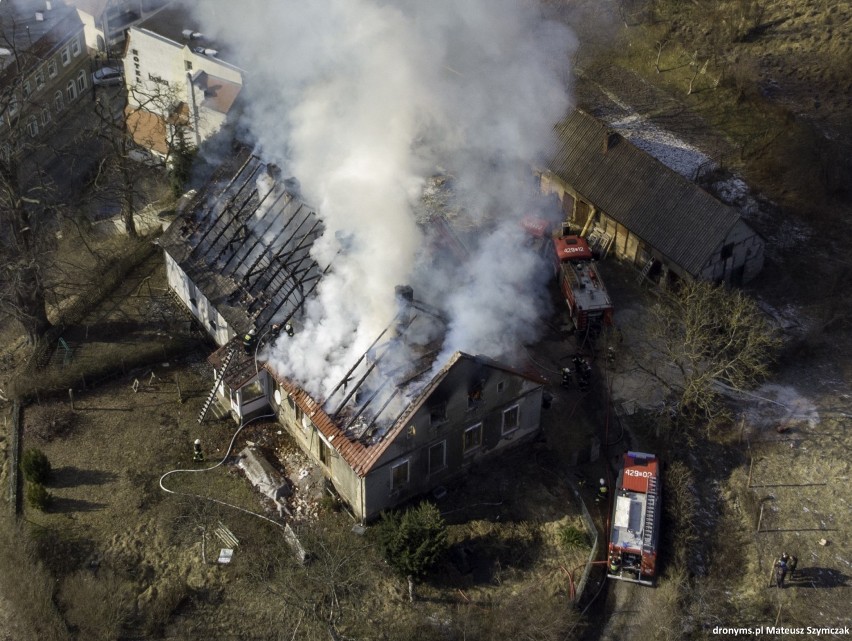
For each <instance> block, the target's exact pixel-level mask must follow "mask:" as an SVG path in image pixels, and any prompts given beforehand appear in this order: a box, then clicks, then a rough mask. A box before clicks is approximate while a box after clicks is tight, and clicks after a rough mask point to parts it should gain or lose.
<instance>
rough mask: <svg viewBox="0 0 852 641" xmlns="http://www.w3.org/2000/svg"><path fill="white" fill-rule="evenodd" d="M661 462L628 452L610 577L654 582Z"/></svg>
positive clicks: (615, 514) (616, 501)
mask: <svg viewBox="0 0 852 641" xmlns="http://www.w3.org/2000/svg"><path fill="white" fill-rule="evenodd" d="M660 489H661V485H660V465H659V461H658V460H657V457H656V456H654V455H653V454H645V453H643V452H627V453H626V454H625V455H624V460H623V462H622V467H621V471H620V472H619V473H618V485H617V486H616V490H615V492H614V494H613V508H612V528H611V530H610V537H609V550H608V552H609V558H608V563H607V569H608V571H607V576H609V577H610V578H611V579H620V580H622V581H633V582H634V583H641V584H643V585H653V582H654V578H655V576H656V573H657V545H658V542H659V537H660V513H661V510H662V505H661V503H660Z"/></svg>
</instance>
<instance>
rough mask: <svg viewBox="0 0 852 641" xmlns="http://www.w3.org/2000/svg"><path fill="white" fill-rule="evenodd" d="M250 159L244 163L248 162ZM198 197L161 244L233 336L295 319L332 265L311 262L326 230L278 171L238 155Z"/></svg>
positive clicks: (253, 158)
mask: <svg viewBox="0 0 852 641" xmlns="http://www.w3.org/2000/svg"><path fill="white" fill-rule="evenodd" d="M246 156H247V157H246ZM240 157H241V158H244V161H243V162H242V165H241V166H240V168H239V170H238V171H237V172H236V175H234V176H233V177H232V178H231V179H230V180H227V181H226V180H225V178H224V177H225V174H226V172H227V169H228V167H224V168H222V169H221V170H220V171H219V172H218V173H217V175H216V176H214V178H213V182H212V185H213V188H212V189H207V190H205V191H204V192H200V193H199V194H198V195H197V196H196V198H195V199H194V201H193V202H192V203H191V204H190V206H189V208H188V210H187V211H188V213H187V215H185V216H184V217H183V218H182V219H179V220H177V221H175V223H174V224H172V225H171V226H170V227H169V229H168V231H167V232H166V233H165V234H164V235H163V237H162V239H161V241H160V244H161V245H162V246H163V248H164V249H165V251H166V252H168V253H169V255H170V256H171V257H172V258H173V259H174V260H175V262H177V263H178V264H179V265H180V266H181V268H182V269H183V271H184V272H185V273H186V274H187V276H188V277H189V278H190V280H192V282H193V283H194V284H195V286H196V287H198V289H199V290H201V292H202V293H203V294H204V295H205V296H206V297H207V299H208V300H209V301H210V303H211V304H212V305H213V306H214V307H215V308H216V310H217V311H218V312H219V313H220V314H221V315H222V317H223V318H224V319H225V320H226V321H227V323H228V324H229V325H230V326H231V327H232V328H233V329H234V331H236V332H237V333H241V332H245V331H248V329H249V328H250V327H252V326H254V327H258V328H260V327H265V326H268V325H270V324H272V323H274V322H281V323H285V322H287V321H288V320H290V319H291V318H293V317H294V316H295V315H296V314H297V313H298V311H299V310H300V309H301V308H302V306H303V305H304V304H305V302H306V301H307V299H308V298H309V297H310V295H311V293H312V292H313V291H314V289H316V287H317V285H318V283H319V280H320V277H321V276H322V274H323V273H324V272H325V271H327V270H328V268H329V267H330V265H325V266H320V265H318V264H317V262H316V261H315V260H314V259H313V258H312V256H311V248H312V246H313V243H314V242H315V241H316V239H317V238H319V237H320V236H321V235H322V233H323V231H324V229H325V228H324V226H323V224H322V221H321V220H320V219H319V217H318V216H317V214H316V212H314V210H313V209H312V208H310V207H309V206H307V205H306V204H305V203H303V202H302V201H301V200H300V199H299V198H298V197H297V195H296V194H295V193H294V192H293V190H292V189H288V185H287V183H286V181H282V180H281V179H280V171H279V169H278V168H277V167H276V166H275V165H271V164H266V163H264V162H263V161H261V159H260V158H258V157H257V156H255V155H253V154H247V153H246V152H243V153H242V154H240Z"/></svg>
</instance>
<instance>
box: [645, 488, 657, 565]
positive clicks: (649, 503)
mask: <svg viewBox="0 0 852 641" xmlns="http://www.w3.org/2000/svg"><path fill="white" fill-rule="evenodd" d="M656 514H657V478H656V477H655V476H652V477H650V478H649V479H648V493H647V494H646V495H645V527H644V529H643V530H642V547H643V548H645V549H647V550H650V549H652V548H653V547H654V517H655V516H656Z"/></svg>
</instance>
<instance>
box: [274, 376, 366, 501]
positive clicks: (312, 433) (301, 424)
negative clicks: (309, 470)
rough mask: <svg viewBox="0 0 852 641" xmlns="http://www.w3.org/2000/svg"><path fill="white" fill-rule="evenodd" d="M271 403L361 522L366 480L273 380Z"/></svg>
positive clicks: (284, 424) (290, 432) (294, 437)
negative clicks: (364, 480) (363, 483)
mask: <svg viewBox="0 0 852 641" xmlns="http://www.w3.org/2000/svg"><path fill="white" fill-rule="evenodd" d="M267 389H268V397H267V398H268V399H269V403H270V405H271V406H272V409H273V410H274V411H275V412H276V413H277V414H278V421H279V423H281V425H283V426H284V428H285V429H286V430H287V432H288V433H289V434H290V436H291V437H292V438H293V440H295V441H296V443H297V444H298V445H299V447H300V448H301V449H302V451H303V452H305V453H306V454H308V455H309V456H310V457H311V459H312V460H313V461H314V463H315V464H316V465H319V466H320V468H321V469H322V472H323V474H324V475H325V477H326V478H328V479H329V480H330V481H331V482H332V484H333V485H334V488H335V490H336V491H337V493H338V494H339V495H340V497H341V498H342V499H343V500H344V501H346V503H348V504H349V506H350V507H351V509H352V511H353V512H354V513H355V515H356V516H357V517H358V518H361V511H362V510H361V507H360V506H361V505H362V503H363V502H362V500H361V496H362V491H363V485H362V479H361V478H360V477H359V476H358V475H357V474H356V473H355V471H354V470H353V469H352V468H351V467H349V464H348V463H347V462H346V461H345V460H344V459H343V457H342V456H340V454H339V453H338V452H337V450H336V449H335V448H334V443H333V441H332V442H329V441H328V439H327V438H326V437H325V436H323V435H322V434H321V433H320V431H319V430H318V429H317V427H316V425H314V423H313V422H312V421H311V418H310V416H309V415H308V414H306V413H305V412H304V411H303V410H302V408H301V407H299V406H298V405H297V404H296V403H295V401H294V400H293V398H292V397H291V396H289V395H288V394H287V392H286V390H284V389H282V388H281V386H280V385H279V384H278V382H277V381H275V379H274V378H272V377H269V387H268V388H267Z"/></svg>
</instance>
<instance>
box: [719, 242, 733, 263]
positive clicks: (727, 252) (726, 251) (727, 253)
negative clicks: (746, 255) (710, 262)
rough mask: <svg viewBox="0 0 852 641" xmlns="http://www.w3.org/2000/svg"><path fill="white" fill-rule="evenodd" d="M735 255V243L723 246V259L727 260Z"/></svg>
mask: <svg viewBox="0 0 852 641" xmlns="http://www.w3.org/2000/svg"><path fill="white" fill-rule="evenodd" d="M733 255H734V243H728V244H727V245H723V246H722V253H721V256H720V257H721V259H722V260H726V259H728V258H730V257H731V256H733Z"/></svg>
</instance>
